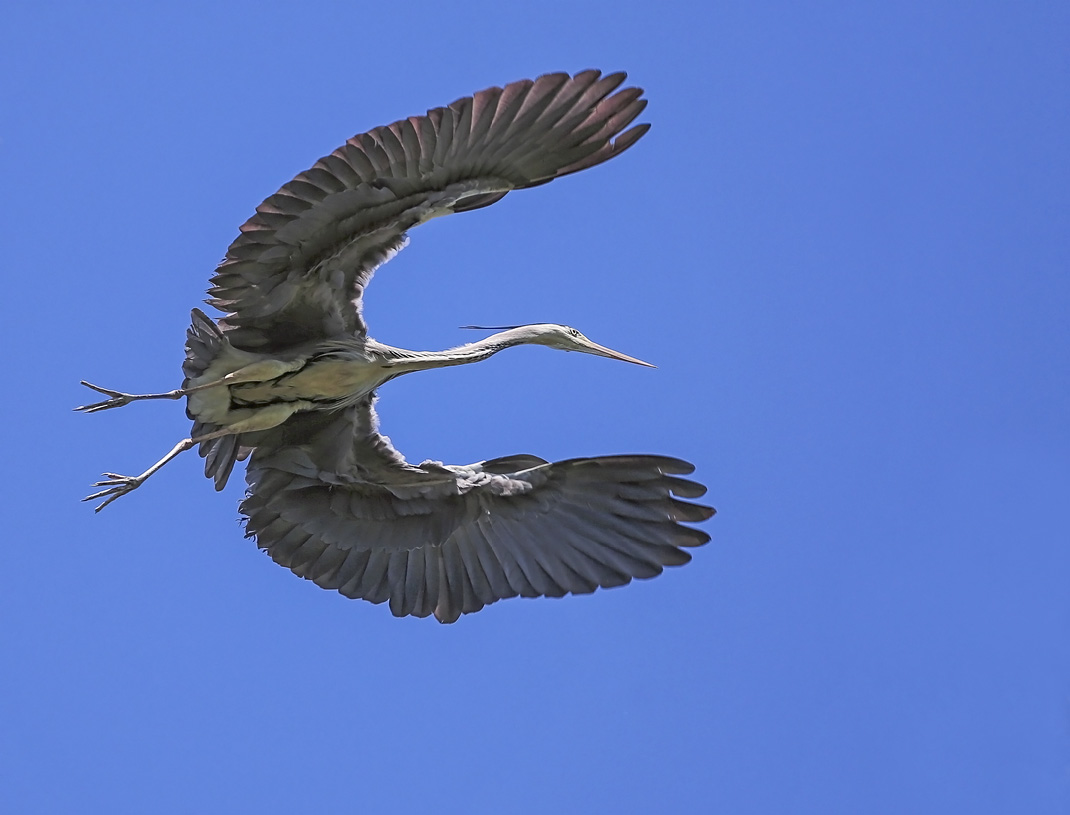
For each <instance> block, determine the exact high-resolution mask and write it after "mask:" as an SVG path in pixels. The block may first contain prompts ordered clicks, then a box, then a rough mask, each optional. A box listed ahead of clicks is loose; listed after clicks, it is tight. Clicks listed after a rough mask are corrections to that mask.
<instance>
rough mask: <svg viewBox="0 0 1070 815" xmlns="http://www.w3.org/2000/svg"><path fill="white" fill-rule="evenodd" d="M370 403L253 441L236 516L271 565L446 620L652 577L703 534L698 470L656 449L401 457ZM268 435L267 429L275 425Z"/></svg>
mask: <svg viewBox="0 0 1070 815" xmlns="http://www.w3.org/2000/svg"><path fill="white" fill-rule="evenodd" d="M376 424H377V422H376V417H375V412H374V409H373V408H372V405H371V400H370V399H369V400H368V401H366V402H364V403H362V404H360V405H357V406H355V407H353V408H350V409H348V410H346V411H344V412H341V413H334V414H303V415H300V416H295V417H294V418H293V419H291V420H290V421H289V422H288V423H287V424H286V426H284V427H283V428H280V429H279V431H277V434H276V435H273V436H269V437H267V438H265V439H264V440H262V441H261V443H260V445H259V446H258V447H257V449H256V452H255V453H254V454H253V456H252V459H251V461H250V464H249V468H248V472H247V475H246V478H247V480H248V482H249V488H250V489H249V493H248V495H247V497H246V499H245V500H244V501H243V502H242V505H241V511H242V513H243V514H244V515H245V516H246V517H247V519H248V522H247V526H246V530H247V535H248V536H249V537H255V538H256V541H257V545H258V546H259V547H260V548H261V549H264V550H266V551H267V553H268V554H269V555H271V557H272V559H273V560H275V562H276V563H279V564H280V565H282V566H286V567H287V568H289V569H292V570H293V571H294V572H295V573H296V574H298V575H300V576H301V577H305V578H308V579H310V580H313V581H314V582H315V583H317V584H318V585H320V586H322V587H323V588H326V589H335V590H337V591H339V592H341V593H342V594H344V595H346V596H347V597H353V598H361V599H364V600H369V601H371V602H373V603H382V602H386V601H389V602H390V610H391V611H392V612H393V613H394V614H395V615H396V616H399V617H402V616H406V615H410V614H411V615H415V616H417V617H426V616H428V615H429V614H434V615H435V617H437V618H438V620H439V621H440V622H445V623H448V622H453V621H455V620H456V619H457V618H458V617H460V615H461V614H469V613H471V612H474V611H479V610H480V609H481V608H483V607H484V606H486V605H489V604H491V603H494V602H496V601H498V600H501V599H504V598H506V597H516V596H517V595H520V596H523V597H542V596H548V597H560V596H562V595H565V594H586V593H589V592H592V591H594V590H595V589H596V588H599V587H603V588H608V587H610V586H620V585H623V584H625V583H628V582H630V581H631V580H632V578H648V577H654V576H655V575H658V574H660V573H661V571H662V569H663V567H665V566H676V565H680V564H683V563H687V562H688V561H689V560H690V559H691V556H690V555H689V554H688V553H687V552H686V551H685V548H686V547H692V546H700V545H702V544H704V543H706V542H707V541H708V540H709V535H707V534H706V533H705V532H703V531H701V530H699V529H695V528H693V527H688V526H683V525H682V524H681V523H680V522H681V521H683V522H687V523H695V522H698V521H704V520H706V519H707V518H709V517H710V516H712V515H713V513H714V510H713V509H712V508H710V507H705V506H700V505H698V504H692V503H687V502H685V501H681V500H678V499H677V497H674V496H678V497H680V498H698V497H699V496H701V495H703V494H704V493H705V491H706V489H705V487H703V486H702V485H700V484H696V483H695V482H693V481H688V480H685V479H683V478H679V477H678V476H680V475H687V474H688V473H690V472H692V470H693V469H694V468H693V467H692V466H691V465H690V464H688V463H687V462H685V461H680V460H679V459H674V458H667V457H663V456H606V457H601V458H583V459H572V460H569V461H561V462H557V463H555V464H550V463H548V462H546V461H544V460H543V459H540V458H537V457H535V456H526V455H521V456H512V457H509V458H500V459H495V460H493V461H485V462H482V463H480V464H472V465H467V466H460V467H458V466H445V465H441V464H437V463H433V462H424V463H423V464H421V465H419V466H413V465H410V464H407V463H406V462H405V460H404V459H403V458H402V457H401V455H400V454H399V453H398V452H397V451H396V450H394V448H393V447H392V446H391V445H390V441H389V439H387V438H386V437H384V436H382V435H380V434H379V432H378V430H377V428H376ZM272 433H275V431H272Z"/></svg>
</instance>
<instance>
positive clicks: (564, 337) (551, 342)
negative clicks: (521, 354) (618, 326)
mask: <svg viewBox="0 0 1070 815" xmlns="http://www.w3.org/2000/svg"><path fill="white" fill-rule="evenodd" d="M524 327H525V328H529V329H531V330H532V337H531V339H529V340H528V341H529V342H533V343H538V344H539V345H546V346H548V347H550V348H558V349H560V350H562V351H580V352H582V353H584V354H595V355H596V356H600V357H608V358H609V359H619V360H620V361H621V362H631V363H633V364H635V365H645V366H646V367H647V368H653V367H655V366H654V365H651V364H650V363H649V362H643V360H641V359H636V358H635V357H630V356H628V355H627V354H622V353H621V352H620V351H614V350H613V349H612V348H606V347H605V346H604V345H599V344H598V343H597V342H594V341H592V340H589V339H587V337H585V336H583V334H581V333H580V332H579V331H577V330H576V329H575V328H572V327H571V326H568V325H556V324H554V323H543V324H540V325H531V326H524Z"/></svg>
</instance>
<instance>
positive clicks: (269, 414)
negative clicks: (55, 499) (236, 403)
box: [82, 382, 312, 512]
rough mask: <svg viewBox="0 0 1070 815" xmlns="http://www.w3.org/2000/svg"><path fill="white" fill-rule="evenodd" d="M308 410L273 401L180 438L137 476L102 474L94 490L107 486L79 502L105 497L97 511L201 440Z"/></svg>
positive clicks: (267, 426) (268, 426)
mask: <svg viewBox="0 0 1070 815" xmlns="http://www.w3.org/2000/svg"><path fill="white" fill-rule="evenodd" d="M209 384H210V385H215V384H218V383H216V382H211V383H209ZM204 387H208V385H198V386H197V387H196V388H191V389H190V390H200V389H201V388H204ZM154 395H157V394H154ZM310 407H312V403H311V402H304V401H298V402H277V403H276V404H274V405H268V406H267V407H264V408H261V409H259V410H257V411H256V412H255V413H254V414H253V415H252V416H249V417H248V418H246V419H242V420H241V421H238V422H235V423H234V424H232V425H230V426H229V427H221V428H220V429H219V430H213V431H212V432H211V433H205V434H204V435H202V436H197V437H196V438H189V439H183V440H182V441H180V442H179V443H178V444H176V445H175V446H174V447H172V448H171V452H169V453H168V454H167V455H166V456H164V457H163V458H161V459H160V460H159V461H157V462H156V463H155V464H153V465H152V466H151V467H149V469H147V470H145V472H143V473H142V474H141V475H119V474H118V473H104V478H105V480H104V481H98V482H97V483H95V484H94V485H93V486H94V487H107V489H103V490H101V491H100V492H95V493H93V494H92V495H87V496H86V497H85V498H83V499H82V500H83V501H92V500H94V499H96V498H105V496H106V498H105V501H104V503H102V504H101V505H100V506H99V507H97V508H96V509H94V510H93V511H94V512H100V511H101V510H102V509H104V507H106V506H107V505H108V504H110V503H111V502H112V501H114V500H115V499H116V498H118V497H119V496H120V495H126V494H127V493H128V492H133V491H134V490H136V489H137V488H138V487H140V486H141V485H142V484H144V483H145V479H147V478H148V477H149V476H150V475H152V474H153V473H154V472H156V471H157V470H159V469H160V468H161V467H163V465H165V464H166V463H167V462H169V461H170V460H171V459H173V458H174V457H175V456H177V455H179V453H184V452H186V451H187V450H189V449H190V448H191V447H196V446H197V445H198V444H200V443H201V442H202V441H210V440H211V439H218V438H221V437H223V436H229V435H236V434H239V433H248V432H252V431H255V430H270V429H271V428H273V427H278V426H279V425H280V424H282V423H283V422H285V421H286V420H287V419H289V418H290V417H291V416H292V415H293V414H295V413H297V412H298V411H301V410H307V409H308V408H310Z"/></svg>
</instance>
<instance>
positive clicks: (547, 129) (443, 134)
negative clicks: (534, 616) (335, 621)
mask: <svg viewBox="0 0 1070 815" xmlns="http://www.w3.org/2000/svg"><path fill="white" fill-rule="evenodd" d="M624 79H625V75H624V74H623V73H616V74H609V75H606V76H602V75H601V73H600V72H599V71H584V72H582V73H578V74H576V75H575V76H569V75H568V74H563V73H558V74H547V75H545V76H541V77H539V78H538V79H535V80H525V81H521V82H514V83H512V84H509V85H506V86H505V87H504V88H496V87H495V88H488V89H487V90H484V91H480V92H479V93H476V94H475V95H473V96H470V97H466V98H464V99H459V100H458V101H456V102H454V103H453V104H452V105H449V106H447V107H441V108H435V109H433V110H429V111H428V112H427V114H426V115H424V116H413V117H410V118H409V119H406V120H403V121H400V122H395V123H394V124H392V125H389V126H386V127H377V128H375V129H373V130H370V131H368V132H367V133H362V134H360V135H358V136H354V137H353V138H352V139H350V140H349V141H348V142H346V143H345V144H344V145H342V146H341V147H340V148H338V149H337V150H335V151H334V152H333V153H331V154H330V155H329V156H326V157H325V158H323V159H320V161H318V162H316V164H315V165H314V166H313V167H312V169H310V170H308V171H306V172H303V173H301V174H300V175H298V176H297V177H296V178H295V179H294V180H293V181H291V182H290V183H288V184H286V185H285V186H284V187H282V189H280V190H279V191H278V192H277V193H275V194H274V195H272V196H271V197H270V198H268V199H267V200H266V201H264V203H262V204H261V205H260V206H259V207H257V209H256V214H255V215H253V217H252V218H250V219H249V220H248V221H247V222H246V223H245V225H244V226H242V228H241V234H240V235H239V236H238V238H237V239H236V240H235V241H234V242H233V243H232V244H231V246H230V249H229V250H228V251H227V254H226V257H225V258H224V259H223V261H222V262H221V263H220V265H219V267H218V268H217V269H216V272H215V275H214V276H213V277H212V281H211V288H210V289H209V294H210V295H211V299H209V300H208V301H207V302H208V303H209V305H211V306H213V307H215V308H216V309H218V310H219V311H221V312H223V316H222V318H221V319H219V320H218V321H213V320H212V319H210V318H209V317H208V316H206V315H205V314H204V313H203V312H201V311H200V310H196V309H195V310H194V311H193V318H192V325H191V327H190V328H189V330H188V332H187V338H186V359H185V362H184V363H183V373H184V374H185V380H184V382H183V384H182V387H181V388H179V389H176V390H173V391H168V392H166V393H151V394H128V393H123V392H121V391H115V390H110V389H108V388H101V387H98V386H96V385H91V384H89V383H88V382H83V383H82V384H83V385H85V386H86V387H89V388H91V389H93V390H94V391H97V392H99V393H101V394H103V395H104V396H106V397H107V398H106V399H104V400H103V401H100V402H96V403H94V404H90V405H84V406H82V407H80V408H77V409H78V410H81V411H84V412H86V413H93V412H97V411H101V410H107V409H110V408H116V407H122V406H123V405H126V404H129V403H130V402H133V401H138V400H145V399H181V398H183V397H184V398H185V399H186V412H187V415H188V416H189V418H190V419H192V420H193V430H192V433H191V434H190V437H189V438H187V439H184V440H183V441H181V442H179V443H178V444H177V445H175V447H174V448H173V449H172V450H171V451H170V452H169V453H167V455H165V456H164V457H163V458H161V459H160V460H159V461H158V462H156V463H155V464H153V465H152V466H151V467H149V469H147V470H146V471H145V472H143V473H142V474H141V475H138V476H123V475H118V474H116V473H105V474H104V480H102V481H99V482H97V483H96V484H95V485H94V486H96V487H102V488H103V489H101V490H100V491H99V492H96V493H94V494H93V495H90V496H88V497H87V498H86V499H84V500H86V501H92V500H97V499H103V500H102V501H101V503H100V505H99V506H98V507H97V508H96V511H98V512H99V511H100V510H101V509H103V508H104V507H106V506H108V505H109V504H110V503H111V502H112V501H114V500H116V499H117V498H119V497H120V496H122V495H125V494H127V493H128V492H130V491H132V490H134V489H136V488H137V487H139V486H141V485H142V484H143V483H144V482H145V480H146V479H148V478H149V477H150V476H151V475H152V474H153V473H155V472H156V471H157V470H159V469H160V468H161V467H162V466H164V465H165V464H166V463H167V462H168V461H170V460H171V459H172V458H174V457H175V456H177V455H179V454H180V453H181V452H183V451H185V450H188V449H190V448H192V447H194V446H198V447H199V449H200V455H201V456H202V457H204V458H205V459H206V463H205V475H206V476H207V477H209V478H212V479H214V481H215V486H216V489H222V488H223V486H224V485H225V484H226V483H227V478H228V477H229V476H230V474H231V471H232V469H233V467H234V464H235V462H237V461H243V460H245V459H247V458H248V460H249V463H248V466H247V471H246V481H247V483H248V491H247V493H246V496H245V499H244V500H243V501H242V502H241V506H240V510H241V513H242V514H243V515H244V517H245V523H246V536H247V537H252V538H255V539H256V543H257V545H258V546H259V547H260V548H261V549H263V550H265V551H266V552H267V553H268V554H269V555H270V556H271V558H272V559H273V560H274V561H275V562H276V563H279V564H281V565H283V566H286V567H287V568H289V569H291V570H293V571H294V572H295V573H296V574H298V575H300V576H301V577H305V578H308V579H310V580H313V581H314V582H315V583H317V584H318V585H319V586H322V587H323V588H326V589H335V590H337V591H339V592H341V593H342V594H343V595H345V596H347V597H353V598H363V599H365V600H369V601H371V602H373V603H382V602H385V601H389V603H390V610H391V611H392V612H393V613H394V614H395V615H397V616H399V617H400V616H406V615H415V616H417V617H426V616H428V615H431V614H433V615H434V616H435V617H436V618H437V619H438V620H439V621H441V622H444V623H448V622H453V621H455V620H457V619H458V618H459V617H460V615H461V614H468V613H471V612H474V611H479V610H480V609H481V608H483V607H484V606H486V605H489V604H491V603H494V602H496V601H498V600H501V599H504V598H507V597H515V596H517V595H521V596H524V597H540V596H552V597H560V596H562V595H565V594H569V593H573V594H584V593H589V592H592V591H594V590H595V589H596V588H598V587H610V586H619V585H622V584H625V583H628V582H629V581H631V579H632V578H649V577H653V576H655V575H657V574H660V573H661V571H662V569H663V567H665V566H673V565H680V564H683V563H686V562H688V561H689V560H690V559H691V557H690V555H689V554H688V552H687V551H686V549H687V548H689V547H694V546H699V545H701V544H703V543H706V542H707V541H708V540H709V536H708V535H707V534H706V533H705V532H703V531H702V530H700V529H696V528H695V527H693V526H685V525H684V523H696V522H700V521H704V520H706V519H707V518H709V517H711V516H712V515H713V512H714V511H713V509H712V508H710V507H705V506H701V505H698V504H694V503H690V502H687V501H683V500H680V499H682V498H698V497H700V496H701V495H703V494H704V493H705V487H703V486H701V485H700V484H697V483H695V482H693V481H689V480H687V479H685V478H682V477H681V476H684V475H687V474H689V473H691V472H692V471H693V469H694V468H693V467H692V466H691V465H690V464H688V463H687V462H685V461H681V460H679V459H675V458H669V457H665V456H651V455H626V456H603V457H597V458H579V459H571V460H568V461H560V462H556V463H549V462H547V461H545V460H543V459H541V458H538V457H536V456H532V455H514V456H507V457H504V458H497V459H493V460H490V461H482V462H479V463H477V464H467V465H448V464H442V463H440V462H437V461H425V462H423V463H421V464H418V465H414V464H410V463H408V462H407V461H406V460H405V459H404V458H403V457H402V455H401V454H400V453H399V452H398V451H397V450H395V449H394V447H393V446H392V445H391V444H390V440H389V439H388V438H387V437H386V436H384V435H382V434H381V433H380V432H379V429H378V419H377V417H376V413H375V409H374V407H373V404H374V401H375V394H376V390H377V389H378V388H379V386H380V385H383V384H384V383H386V382H388V381H390V380H391V379H394V378H395V377H398V376H401V375H402V374H407V373H410V372H412V371H423V370H428V369H431V368H441V367H445V366H450V365H464V364H467V363H470V362H478V361H480V360H483V359H487V358H488V357H490V356H492V355H494V354H496V353H498V352H499V351H501V350H503V349H505V348H509V347H511V346H515V345H523V344H535V345H545V346H547V347H549V348H557V349H560V350H564V351H580V352H583V353H587V354H595V355H598V356H602V357H608V358H609V359H616V360H621V361H624V362H630V363H634V364H636V365H648V363H646V362H643V361H642V360H639V359H635V358H634V357H630V356H627V355H626V354H622V353H620V352H618V351H614V350H611V349H609V348H606V347H604V346H602V345H599V344H598V343H595V342H593V341H591V340H589V339H587V337H585V336H584V335H583V334H581V333H580V332H579V331H577V330H576V329H574V328H570V327H568V326H563V325H555V324H538V325H522V326H513V327H509V328H506V329H505V330H503V331H499V332H498V333H495V334H493V335H492V336H489V337H487V338H486V339H483V340H479V341H478V342H473V343H470V344H467V345H462V346H460V347H458V348H452V349H449V350H447V351H442V352H439V353H431V352H424V351H408V350H405V349H403V348H395V347H392V346H389V345H384V344H383V343H380V342H376V341H375V340H373V339H372V338H371V337H369V336H368V330H367V326H366V325H365V322H364V317H363V314H362V299H363V294H364V288H365V287H366V286H367V284H368V281H369V280H370V279H371V276H372V273H373V272H374V271H375V270H376V269H377V268H378V267H379V266H380V265H381V264H383V263H384V262H386V261H387V260H389V259H390V258H391V257H393V256H394V255H395V254H396V253H397V252H398V251H400V250H401V249H402V248H403V247H404V246H405V244H406V243H407V241H408V238H407V234H406V233H407V232H408V230H410V229H412V228H413V227H415V226H418V225H420V224H422V223H424V222H425V221H428V220H430V219H432V218H437V217H439V216H441V215H449V214H451V213H454V212H467V211H469V210H473V209H479V208H480V207H485V206H489V205H490V204H493V203H494V202H496V201H499V200H500V199H501V198H503V197H504V196H505V195H506V194H507V193H509V192H511V191H512V190H516V189H522V188H525V187H534V186H537V185H539V184H545V183H547V182H549V181H552V180H554V179H555V178H558V177H560V176H563V175H568V174H569V173H574V172H578V171H580V170H583V169H586V168H588V167H592V166H594V165H596V164H601V163H602V162H604V161H608V160H609V159H611V158H613V157H614V156H616V155H618V154H619V153H621V152H623V151H624V150H626V149H627V148H628V147H630V146H631V145H633V144H635V142H636V141H638V140H639V138H640V137H641V136H642V135H643V134H644V133H646V131H647V130H648V129H649V125H646V124H640V125H636V126H633V127H630V128H629V125H631V123H632V122H633V121H634V120H635V118H636V117H637V116H638V115H639V113H640V112H641V111H642V110H643V108H644V107H645V106H646V101H645V100H644V99H641V98H640V97H641V95H642V90H641V89H639V88H623V89H618V88H620V85H621V84H622V83H623V82H624ZM626 128H627V129H626ZM650 367H653V366H650ZM681 522H683V523H681Z"/></svg>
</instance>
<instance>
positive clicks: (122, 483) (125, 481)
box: [82, 473, 145, 512]
mask: <svg viewBox="0 0 1070 815" xmlns="http://www.w3.org/2000/svg"><path fill="white" fill-rule="evenodd" d="M104 478H105V479H106V480H104V481H98V482H96V483H95V484H94V485H93V486H94V487H107V489H103V490H101V491H100V492H94V493H93V494H92V495H87V496H86V497H85V498H83V499H82V501H95V500H96V499H97V498H105V496H107V497H106V498H105V500H104V501H103V502H102V503H101V504H100V506H98V507H96V508H95V509H94V510H93V511H94V512H100V511H101V510H102V509H104V507H106V506H107V505H108V504H110V503H111V502H112V501H114V500H115V499H116V498H119V497H121V496H123V495H126V494H127V493H128V492H133V491H134V490H136V489H137V488H138V487H140V486H141V484H142V482H144V480H145V479H144V478H143V477H142V476H140V475H118V474H117V473H104Z"/></svg>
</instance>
